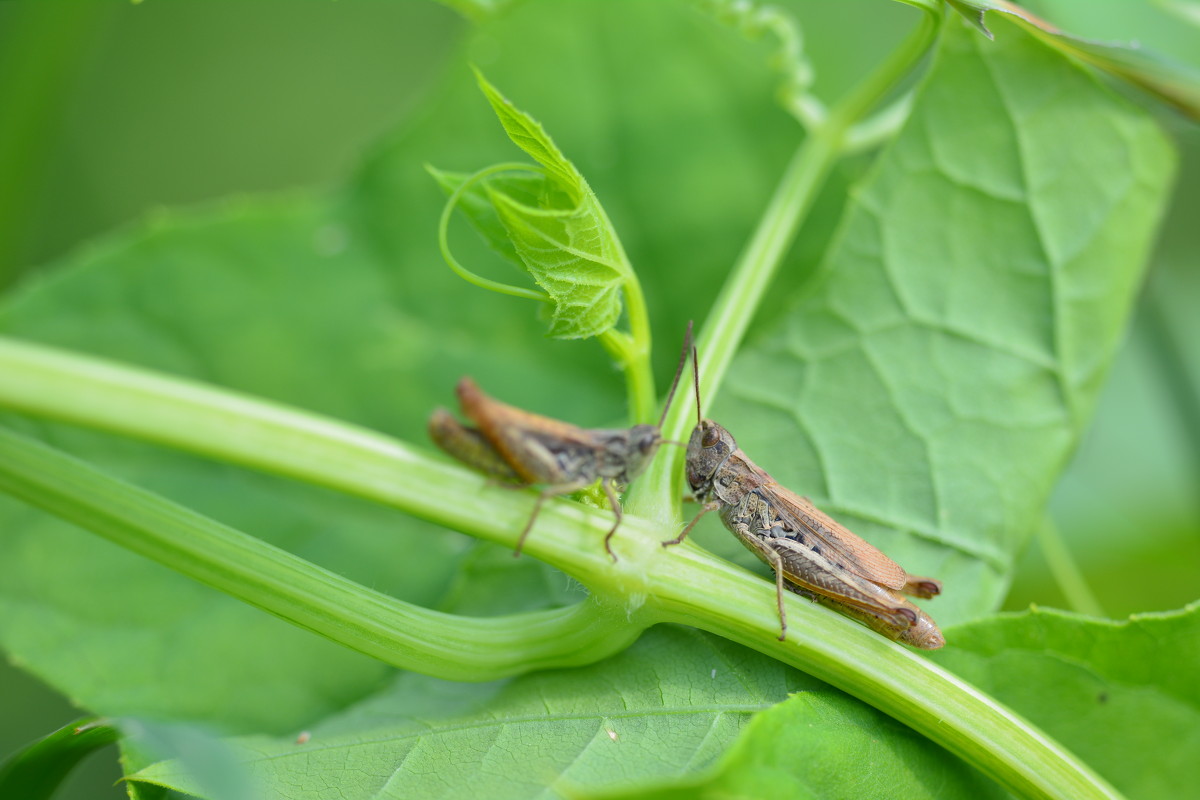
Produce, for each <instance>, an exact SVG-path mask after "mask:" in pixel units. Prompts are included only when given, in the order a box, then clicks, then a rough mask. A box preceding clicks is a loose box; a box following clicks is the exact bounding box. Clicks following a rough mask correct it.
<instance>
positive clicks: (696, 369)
mask: <svg viewBox="0 0 1200 800" xmlns="http://www.w3.org/2000/svg"><path fill="white" fill-rule="evenodd" d="M691 333H692V324H691V323H690V322H689V323H688V336H689V338H690V337H691ZM692 374H693V375H694V376H696V424H697V425H699V424H700V423H701V422H703V421H704V419H703V415H702V414H701V413H700V357H699V356H698V355H696V342H695V340H693V341H692Z"/></svg>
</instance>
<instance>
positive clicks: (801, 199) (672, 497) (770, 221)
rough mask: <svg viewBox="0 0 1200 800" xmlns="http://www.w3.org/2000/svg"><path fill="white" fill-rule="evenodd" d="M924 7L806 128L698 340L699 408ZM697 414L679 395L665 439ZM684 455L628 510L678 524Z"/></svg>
mask: <svg viewBox="0 0 1200 800" xmlns="http://www.w3.org/2000/svg"><path fill="white" fill-rule="evenodd" d="M921 7H922V8H925V10H926V11H927V12H928V13H926V14H925V15H924V16H923V17H922V18H921V23H920V25H919V26H918V27H917V29H916V30H915V31H913V33H912V34H910V36H909V37H908V38H907V39H906V40H905V41H904V43H903V44H901V46H900V47H899V48H897V49H896V51H895V52H893V53H892V54H891V55H890V56H889V57H888V58H887V59H886V60H885V61H884V63H883V64H881V65H880V66H879V67H878V69H876V71H875V72H873V73H872V74H871V75H869V76H868V77H867V78H866V79H865V80H864V81H863V82H862V84H860V85H859V86H858V87H857V88H855V90H854V91H853V92H851V93H850V94H849V95H848V96H847V97H846V98H845V100H843V101H842V102H841V103H839V104H838V105H837V106H835V107H834V109H833V110H832V111H831V113H830V114H829V115H828V116H827V117H826V118H825V119H824V121H823V122H822V124H821V125H820V126H819V127H817V128H814V129H813V130H811V131H810V133H809V136H808V138H806V139H805V140H804V143H803V144H801V146H800V148H799V149H798V150H797V151H796V154H795V155H794V156H793V157H792V161H791V163H790V164H789V165H788V168H787V170H786V171H785V172H784V174H783V179H782V180H781V181H780V182H779V186H778V187H777V188H776V189H775V193H774V195H772V197H771V202H770V203H769V204H768V206H767V210H766V211H765V212H764V213H763V216H762V219H761V220H760V221H759V224H758V227H757V228H755V230H754V234H753V235H752V236H751V238H750V241H749V243H747V245H746V248H745V249H744V250H743V251H742V254H741V256H740V257H739V258H738V261H737V264H736V265H735V266H734V268H733V271H732V272H731V273H730V274H729V277H728V278H727V279H726V281H725V284H724V286H722V287H721V292H720V294H718V295H717V299H716V302H715V303H714V304H713V308H712V310H711V311H710V312H709V315H708V318H707V319H706V320H705V321H704V328H703V331H702V332H701V333H700V334H699V335H698V336H697V341H696V346H697V351H698V358H699V363H698V364H696V365H695V368H696V369H697V370H698V371H699V373H700V376H701V390H700V395H701V399H700V402H701V404H702V405H703V407H704V408H708V406H709V405H710V404H711V402H712V399H713V396H714V395H715V393H716V387H718V386H720V384H721V382H722V381H723V380H724V377H725V373H726V372H727V371H728V369H729V365H730V364H731V363H732V361H733V357H734V355H735V354H736V353H737V351H738V349H739V348H740V347H741V344H742V338H743V337H744V336H745V334H746V329H747V328H748V327H749V325H750V321H751V320H752V319H753V318H754V315H755V313H756V312H757V311H758V308H759V306H761V305H762V302H763V298H764V297H765V296H766V293H767V289H768V288H769V287H770V285H771V281H772V279H773V278H774V277H775V274H776V272H778V270H779V267H780V265H781V264H782V263H783V258H784V256H785V255H787V251H788V249H789V248H791V246H792V242H793V241H794V240H795V238H796V233H797V231H799V230H800V226H801V224H802V223H803V222H804V219H805V216H806V215H807V213H808V211H809V209H810V208H812V204H813V203H814V202H815V200H816V198H817V195H818V193H819V192H820V190H821V187H822V186H823V185H824V182H825V178H826V177H827V176H828V175H829V172H830V170H832V169H833V165H834V164H835V163H836V162H837V160H838V158H839V157H841V156H842V155H843V154H844V152H845V137H846V135H847V132H848V131H849V130H850V129H851V128H852V126H853V125H854V124H855V123H856V122H857V121H858V120H859V119H860V118H861V117H862V116H864V115H865V114H866V113H867V112H869V111H870V110H871V108H872V107H873V106H874V105H875V104H876V103H877V102H879V100H880V99H882V98H883V97H884V96H885V95H886V94H887V92H888V91H889V90H890V89H891V88H892V87H893V86H894V85H895V84H896V83H897V82H898V81H899V80H901V79H902V78H903V77H904V75H906V74H907V73H908V71H909V70H910V69H911V68H912V67H913V65H914V64H916V63H917V62H918V61H919V60H920V59H921V58H922V57H923V56H924V54H925V52H926V51H927V50H928V48H929V46H930V44H931V43H932V42H933V40H934V37H935V36H936V34H937V30H938V23H939V21H940V19H941V17H940V16H939V15H938V14H936V13H933V12H932V11H929V9H928V8H926V7H925V6H921ZM695 414H696V403H695V398H694V397H692V395H691V393H680V395H679V396H678V397H677V398H676V400H675V403H674V405H673V406H672V407H671V410H670V412H669V413H668V414H667V418H666V419H665V420H664V422H663V437H664V438H666V439H672V440H676V441H686V440H687V433H688V431H689V430H690V429H691V428H692V426H693V424H694V423H693V419H694V417H695ZM682 450H683V449H682V448H676V449H673V450H669V451H665V452H667V455H665V456H660V457H658V458H656V459H654V461H653V462H652V463H651V465H650V467H649V468H648V469H647V471H646V474H645V475H643V476H642V477H641V478H639V479H638V481H637V482H636V483H635V484H634V485H633V487H632V488H631V489H630V491H629V493H628V495H627V497H626V504H627V506H628V508H629V510H630V511H631V512H632V513H635V514H642V515H644V516H646V517H648V518H651V519H654V520H655V521H657V522H660V523H666V522H669V521H670V519H671V517H672V515H673V516H674V519H676V520H678V519H679V510H678V509H679V504H678V492H677V491H676V489H675V487H677V486H679V485H680V484H679V481H678V476H679V475H680V474H681V470H682V463H683V460H684V457H685V455H686V454H685V453H684V452H682Z"/></svg>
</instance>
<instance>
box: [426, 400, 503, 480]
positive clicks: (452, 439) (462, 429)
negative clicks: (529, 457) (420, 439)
mask: <svg viewBox="0 0 1200 800" xmlns="http://www.w3.org/2000/svg"><path fill="white" fill-rule="evenodd" d="M429 438H430V439H432V440H433V443H434V444H436V445H437V446H438V447H440V448H441V449H442V450H443V451H444V452H446V453H447V454H448V455H451V456H453V457H454V458H456V459H458V460H459V461H461V462H462V463H464V464H466V465H467V466H468V467H471V468H472V469H475V470H477V471H479V472H482V473H483V474H485V475H490V476H491V477H493V478H496V479H498V480H502V481H506V482H508V483H521V476H519V475H517V473H516V470H514V469H513V468H512V465H511V464H509V463H508V462H507V461H505V460H504V457H503V456H502V455H501V454H500V453H499V451H497V450H496V448H495V447H493V446H492V443H491V442H489V441H488V439H487V437H486V436H484V435H483V434H482V433H481V432H480V431H478V430H477V429H475V428H469V427H467V426H466V425H463V424H462V423H461V422H459V421H458V420H456V419H455V418H454V417H453V416H451V414H450V412H449V411H447V410H446V409H444V408H439V409H437V410H435V411H434V412H433V415H432V416H431V417H430V418H429Z"/></svg>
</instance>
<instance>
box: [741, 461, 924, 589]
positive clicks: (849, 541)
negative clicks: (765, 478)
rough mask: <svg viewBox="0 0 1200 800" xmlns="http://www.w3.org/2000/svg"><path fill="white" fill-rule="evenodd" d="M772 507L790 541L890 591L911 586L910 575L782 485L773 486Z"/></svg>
mask: <svg viewBox="0 0 1200 800" xmlns="http://www.w3.org/2000/svg"><path fill="white" fill-rule="evenodd" d="M764 488H769V489H770V491H771V495H772V498H771V500H772V507H773V509H774V511H775V513H776V514H778V515H779V517H780V519H781V520H782V521H783V522H784V523H785V528H788V529H790V536H789V538H791V539H794V540H795V541H796V542H798V543H799V544H801V545H804V546H806V547H810V548H812V549H814V550H818V552H820V553H821V554H822V555H824V556H825V557H826V558H828V559H829V560H831V561H834V562H836V563H837V564H839V565H840V566H842V567H844V568H845V569H846V570H847V571H849V572H852V573H854V574H855V575H858V576H859V577H861V578H866V579H867V580H869V581H871V582H872V583H877V584H879V585H880V586H886V587H887V588H889V589H895V590H901V589H904V588H905V586H906V585H907V583H908V579H909V578H908V573H906V572H905V571H904V569H903V568H902V567H901V566H900V565H899V564H897V563H896V562H895V561H892V560H891V559H890V558H888V557H887V556H885V555H884V554H883V553H881V552H879V550H877V549H875V548H874V547H872V546H871V545H869V544H868V543H867V542H866V541H864V540H863V539H861V538H859V537H858V536H855V535H854V534H853V533H851V532H850V531H848V530H846V529H845V528H844V527H842V526H841V525H839V524H838V523H837V522H836V521H835V520H834V519H833V518H832V517H830V516H829V515H828V514H825V513H824V512H823V511H821V510H820V509H818V508H817V507H816V506H814V505H813V504H812V503H810V502H809V501H808V500H805V499H804V498H803V497H800V496H798V495H796V494H795V493H793V492H791V491H789V490H788V489H785V488H784V487H782V486H780V485H779V484H772V485H770V486H769V487H764Z"/></svg>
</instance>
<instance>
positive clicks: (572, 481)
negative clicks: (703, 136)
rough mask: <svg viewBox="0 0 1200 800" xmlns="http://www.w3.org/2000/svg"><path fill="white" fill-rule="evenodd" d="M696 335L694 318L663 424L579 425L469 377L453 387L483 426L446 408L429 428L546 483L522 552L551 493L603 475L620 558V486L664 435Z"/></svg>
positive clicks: (493, 465)
mask: <svg viewBox="0 0 1200 800" xmlns="http://www.w3.org/2000/svg"><path fill="white" fill-rule="evenodd" d="M691 335H692V326H691V323H688V328H687V334H686V338H685V340H684V346H683V351H682V352H681V353H680V355H679V367H678V368H677V369H676V371H675V380H674V382H673V383H672V384H671V391H670V392H669V393H668V395H667V402H666V404H665V405H664V406H663V411H662V417H660V418H659V421H658V424H657V425H645V424H643V425H634V426H633V427H632V428H590V429H589V428H578V427H576V426H574V425H571V424H570V423H567V422H561V421H559V420H556V419H550V418H549V417H543V416H539V415H538V414H531V413H530V412H528V411H522V410H521V409H519V408H514V407H513V406H510V405H507V404H505V403H501V402H500V401H499V400H495V399H493V398H491V397H488V396H487V395H486V394H484V393H483V391H482V390H481V389H480V388H479V387H478V386H476V385H475V381H473V380H471V379H470V378H463V379H462V380H460V381H459V382H458V386H457V387H456V389H455V391H456V393H457V394H458V402H459V404H460V405H461V407H462V411H463V414H465V415H466V416H467V418H468V419H469V420H471V422H473V423H474V424H475V425H477V426H478V427H476V428H472V427H468V426H466V425H463V424H462V423H460V422H459V421H458V420H456V419H455V418H454V417H453V416H452V415H451V414H450V412H448V411H446V410H445V409H441V408H439V409H437V410H436V411H434V412H433V416H432V417H430V419H429V436H430V438H431V439H433V441H434V443H435V444H437V446H438V447H440V448H441V449H442V450H444V451H445V452H446V453H447V454H449V455H451V456H453V457H454V458H456V459H458V460H459V461H461V462H463V463H464V464H466V465H467V466H469V467H472V468H474V469H476V470H478V471H479V472H482V473H484V474H486V475H489V476H491V477H493V478H495V479H497V480H499V481H502V482H504V483H505V484H507V485H509V486H511V487H512V488H525V487H527V486H532V485H534V484H542V485H543V486H545V488H544V489H542V491H541V494H539V495H538V499H537V503H536V504H535V505H534V507H533V513H532V514H531V515H530V517H529V521H528V522H526V523H525V528H524V529H523V530H522V531H521V535H520V537H519V538H518V539H517V548H516V550H515V551H514V552H513V555H514V556H519V555H520V554H521V547H522V546H523V545H524V544H525V537H526V536H528V535H529V531H530V529H531V528H533V523H534V520H536V519H537V516H538V513H539V512H540V511H541V509H542V504H543V503H545V502H546V500H547V499H548V498H550V497H554V496H557V495H563V494H570V493H571V492H576V491H579V490H580V489H583V488H584V487H586V486H588V485H589V484H592V483H594V482H595V481H596V480H597V479H599V480H600V485H601V487H603V489H604V493H605V495H606V496H607V497H608V502H609V503H610V504H611V506H612V510H613V514H614V515H615V516H616V521H615V522H614V523H613V526H612V529H610V530H609V532H608V535H607V536H605V537H604V549H605V550H606V551H607V552H608V554H609V556H611V557H612V559H613V561H614V562H615V561H616V560H617V556H616V554H615V553H613V551H612V546H611V541H612V538H613V534H615V533H616V532H617V528H618V527H619V526H620V525H621V504H620V502H619V501H618V500H617V493H616V489H617V487H618V486H625V485H626V484H628V483H629V482H630V481H631V480H633V479H634V478H636V477H637V476H638V475H640V474H641V473H642V471H643V470H644V469H645V468H646V467H647V466H648V465H649V463H650V460H651V459H652V458H653V457H654V454H655V453H656V452H657V451H658V446H659V445H660V444H662V443H663V441H664V440H663V438H662V434H661V432H660V430H661V428H662V420H663V418H665V417H666V414H667V409H669V408H670V407H671V400H672V398H673V397H674V396H675V389H676V387H677V386H678V385H679V378H680V376H681V375H682V374H683V366H684V364H685V363H686V362H687V355H688V350H689V345H690V342H691ZM676 444H681V443H680V442H676Z"/></svg>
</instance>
